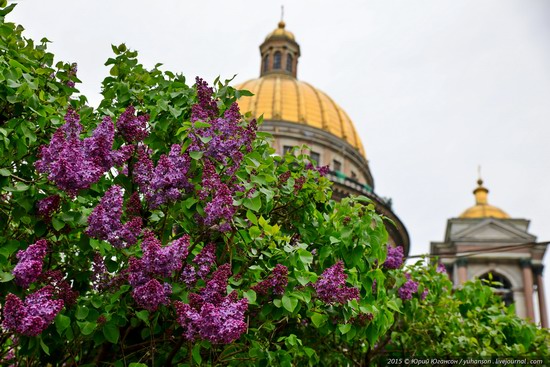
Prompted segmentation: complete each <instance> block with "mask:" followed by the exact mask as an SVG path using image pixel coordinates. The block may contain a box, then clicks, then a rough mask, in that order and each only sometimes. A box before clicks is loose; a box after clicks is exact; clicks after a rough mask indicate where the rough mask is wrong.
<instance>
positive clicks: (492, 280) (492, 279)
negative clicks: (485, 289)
mask: <svg viewBox="0 0 550 367" xmlns="http://www.w3.org/2000/svg"><path fill="white" fill-rule="evenodd" d="M479 279H481V280H482V281H484V283H486V284H487V285H488V286H490V287H491V288H493V291H494V292H495V293H496V294H498V295H499V296H500V298H502V300H503V301H504V304H505V305H506V306H510V305H511V304H512V303H514V294H513V292H512V283H511V282H510V281H509V280H508V278H506V277H505V276H504V275H502V274H499V273H490V272H489V273H485V274H483V275H482V276H480V277H479Z"/></svg>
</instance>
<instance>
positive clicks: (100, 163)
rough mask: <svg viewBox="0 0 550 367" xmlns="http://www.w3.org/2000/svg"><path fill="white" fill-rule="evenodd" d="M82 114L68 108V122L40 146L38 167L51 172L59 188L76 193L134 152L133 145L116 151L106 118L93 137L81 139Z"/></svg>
mask: <svg viewBox="0 0 550 367" xmlns="http://www.w3.org/2000/svg"><path fill="white" fill-rule="evenodd" d="M81 132H82V125H81V124H80V116H79V115H78V113H76V112H75V111H74V110H72V109H69V110H68V111H67V114H66V115H65V125H63V126H62V127H61V128H59V129H58V130H57V131H56V132H55V133H54V135H53V136H52V140H51V141H50V144H49V145H48V146H42V147H40V153H39V156H40V159H39V160H38V161H36V163H35V166H36V170H37V171H38V172H40V173H46V174H48V179H49V180H50V181H52V182H54V183H55V184H56V185H57V187H59V188H60V189H61V190H63V191H65V192H67V193H68V194H69V195H72V196H75V195H76V194H77V193H78V191H79V190H82V189H86V188H89V187H90V185H91V184H93V183H95V182H97V181H99V179H100V178H101V176H102V175H103V174H104V173H105V172H106V171H107V170H109V169H110V168H111V167H113V166H115V165H122V164H123V163H124V162H125V161H126V160H127V159H128V158H129V157H130V155H131V153H132V151H133V147H132V146H131V145H128V146H123V147H122V148H121V149H120V150H113V149H112V147H113V141H114V125H113V122H112V121H111V119H110V118H109V117H106V118H105V119H104V120H103V122H102V123H100V124H99V125H98V126H97V128H96V129H95V130H94V132H93V134H92V136H91V137H89V138H86V139H84V140H82V139H80V133H81Z"/></svg>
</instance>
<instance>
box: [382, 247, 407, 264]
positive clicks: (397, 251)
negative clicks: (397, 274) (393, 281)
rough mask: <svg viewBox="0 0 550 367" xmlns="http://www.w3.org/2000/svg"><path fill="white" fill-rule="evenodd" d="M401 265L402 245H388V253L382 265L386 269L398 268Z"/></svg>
mask: <svg viewBox="0 0 550 367" xmlns="http://www.w3.org/2000/svg"><path fill="white" fill-rule="evenodd" d="M402 265H403V247H401V246H397V247H392V246H390V245H388V255H387V257H386V261H385V262H384V264H383V266H384V267H385V268H386V269H399V268H400V267H401V266H402Z"/></svg>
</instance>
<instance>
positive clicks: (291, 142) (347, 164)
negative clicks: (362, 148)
mask: <svg viewBox="0 0 550 367" xmlns="http://www.w3.org/2000/svg"><path fill="white" fill-rule="evenodd" d="M260 130H262V131H265V132H268V133H270V134H272V135H274V136H276V137H277V139H276V141H275V142H274V148H275V150H276V152H277V153H278V154H284V152H285V149H286V147H294V146H302V145H306V146H308V147H309V148H310V152H308V153H311V152H315V153H317V154H319V161H318V162H317V163H318V165H320V166H326V165H328V166H329V168H331V169H332V170H334V171H340V172H342V173H343V174H344V175H345V176H346V177H350V178H353V179H354V180H356V181H359V182H364V183H366V184H367V185H368V186H369V187H370V188H373V187H374V180H373V177H372V174H371V172H370V169H369V167H368V162H367V160H366V159H365V157H363V156H362V155H361V154H360V153H359V151H358V150H357V148H355V147H353V146H351V145H350V144H349V143H347V142H345V141H343V140H342V139H338V138H336V137H335V136H334V135H332V134H330V133H327V132H326V131H324V130H321V129H317V128H314V127H311V126H309V125H305V124H296V123H292V122H287V121H277V120H264V123H263V124H262V125H261V126H260ZM335 161H337V162H340V163H341V167H335V166H334V162H335Z"/></svg>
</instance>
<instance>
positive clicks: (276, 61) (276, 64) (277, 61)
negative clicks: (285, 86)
mask: <svg viewBox="0 0 550 367" xmlns="http://www.w3.org/2000/svg"><path fill="white" fill-rule="evenodd" d="M280 68H281V52H279V51H277V52H275V54H274V55H273V69H280Z"/></svg>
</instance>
